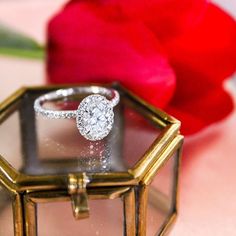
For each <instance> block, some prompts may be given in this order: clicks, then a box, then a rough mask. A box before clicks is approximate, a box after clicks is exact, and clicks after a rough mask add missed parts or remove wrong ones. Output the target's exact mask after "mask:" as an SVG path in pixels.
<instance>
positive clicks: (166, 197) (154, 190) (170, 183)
mask: <svg viewBox="0 0 236 236" xmlns="http://www.w3.org/2000/svg"><path fill="white" fill-rule="evenodd" d="M175 162H176V154H175V155H174V156H172V157H171V158H170V159H169V160H168V161H167V163H166V164H165V165H164V166H163V167H162V168H161V169H160V171H159V172H158V174H157V176H155V178H154V180H153V182H152V183H151V185H150V187H149V195H148V206H147V235H148V236H154V235H156V234H157V233H158V232H159V231H160V229H161V228H162V227H163V225H164V224H165V222H166V220H167V219H168V217H169V216H170V215H171V214H172V212H173V200H174V199H173V197H174V191H173V189H174V181H175V176H174V173H175V172H174V171H173V168H175Z"/></svg>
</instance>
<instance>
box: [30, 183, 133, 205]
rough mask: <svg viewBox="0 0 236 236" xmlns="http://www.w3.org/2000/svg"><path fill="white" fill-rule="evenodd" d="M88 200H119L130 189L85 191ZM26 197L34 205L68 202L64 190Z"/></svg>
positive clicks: (67, 196) (35, 193)
mask: <svg viewBox="0 0 236 236" xmlns="http://www.w3.org/2000/svg"><path fill="white" fill-rule="evenodd" d="M87 191H88V198H89V199H90V200H96V199H116V198H120V197H121V196H122V195H123V194H125V193H127V192H129V191H130V187H117V188H112V189H109V188H101V189H97V188H96V189H95V188H94V189H89V188H88V189H87ZM27 196H28V197H29V198H30V200H31V201H32V202H34V203H46V202H61V201H70V195H69V194H68V192H67V191H66V190H64V191H62V190H61V191H50V192H47V191H32V192H28V193H27Z"/></svg>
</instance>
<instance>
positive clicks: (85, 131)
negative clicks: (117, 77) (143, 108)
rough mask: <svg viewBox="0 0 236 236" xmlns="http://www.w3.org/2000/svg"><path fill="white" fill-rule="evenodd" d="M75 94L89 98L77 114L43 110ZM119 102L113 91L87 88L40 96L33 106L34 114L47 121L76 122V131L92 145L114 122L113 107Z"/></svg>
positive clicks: (76, 111) (97, 87)
mask: <svg viewBox="0 0 236 236" xmlns="http://www.w3.org/2000/svg"><path fill="white" fill-rule="evenodd" d="M78 94H92V95H89V96H87V97H85V98H84V99H83V100H82V101H81V103H80V104H79V106H78V109H77V110H59V111H55V110H50V109H46V108H44V107H43V104H44V103H46V102H51V101H55V100H59V99H63V98H68V97H70V96H73V95H78ZM119 101H120V95H119V93H118V91H116V90H115V89H110V88H105V87H99V86H88V87H75V88H68V89H59V90H56V91H53V92H49V93H47V94H45V95H42V96H40V97H39V98H37V99H36V100H35V102H34V110H35V113H36V114H40V115H42V116H44V117H46V118H49V119H71V118H75V119H76V125H77V128H78V130H79V132H80V134H81V135H82V136H84V137H85V138H86V139H88V140H91V141H95V140H101V139H103V138H104V137H106V136H107V135H108V134H109V133H110V131H111V129H112V125H113V122H114V112H113V107H114V106H116V105H117V104H118V103H119Z"/></svg>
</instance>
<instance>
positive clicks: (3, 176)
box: [0, 155, 19, 194]
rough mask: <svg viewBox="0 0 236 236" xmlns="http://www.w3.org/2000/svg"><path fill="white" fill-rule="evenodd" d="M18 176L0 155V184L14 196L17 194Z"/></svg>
mask: <svg viewBox="0 0 236 236" xmlns="http://www.w3.org/2000/svg"><path fill="white" fill-rule="evenodd" d="M18 176H19V173H18V172H17V171H16V170H15V169H14V168H13V167H12V166H11V165H10V164H9V163H8V162H7V161H6V160H5V159H4V158H3V157H2V156H1V155H0V182H1V183H2V184H3V185H4V186H5V187H6V188H7V189H8V190H9V191H10V192H12V193H14V194H15V193H16V192H18V187H17V184H16V179H17V177H18Z"/></svg>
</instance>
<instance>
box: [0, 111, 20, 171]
mask: <svg viewBox="0 0 236 236" xmlns="http://www.w3.org/2000/svg"><path fill="white" fill-rule="evenodd" d="M20 140H21V135H20V122H19V112H18V111H16V112H14V113H13V114H12V115H10V116H9V117H8V118H7V119H6V120H5V121H4V122H3V123H2V124H0V155H1V156H2V157H4V158H5V159H6V160H7V161H8V162H9V163H10V164H11V165H12V166H14V168H16V169H17V170H19V169H21V167H22V166H23V157H22V154H21V141H20Z"/></svg>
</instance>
